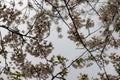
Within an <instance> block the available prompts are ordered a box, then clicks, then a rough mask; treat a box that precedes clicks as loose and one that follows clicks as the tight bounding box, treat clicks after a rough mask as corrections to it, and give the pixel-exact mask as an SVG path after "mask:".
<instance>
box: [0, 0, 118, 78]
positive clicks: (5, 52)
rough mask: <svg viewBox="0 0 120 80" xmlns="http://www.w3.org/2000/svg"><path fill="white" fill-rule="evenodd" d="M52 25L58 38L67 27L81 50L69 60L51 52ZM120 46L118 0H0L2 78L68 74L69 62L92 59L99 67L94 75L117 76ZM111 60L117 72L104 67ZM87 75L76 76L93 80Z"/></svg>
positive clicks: (75, 64)
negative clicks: (35, 60) (57, 69)
mask: <svg viewBox="0 0 120 80" xmlns="http://www.w3.org/2000/svg"><path fill="white" fill-rule="evenodd" d="M60 23H62V24H64V25H65V26H59V25H60ZM53 26H56V27H55V28H56V32H58V37H59V38H61V39H62V37H64V34H62V29H64V28H67V29H66V31H67V34H68V35H67V37H68V39H70V40H71V41H72V42H73V43H74V44H75V45H76V47H77V48H78V49H79V50H80V51H84V52H83V53H82V52H81V53H80V54H79V56H78V57H77V58H76V59H74V60H72V61H71V62H70V63H67V62H68V61H69V59H67V58H66V57H64V56H61V55H52V56H49V55H50V54H51V53H52V51H53V50H54V48H55V46H54V45H53V44H52V42H50V41H49V40H48V39H47V38H48V37H49V36H50V35H52V34H51V28H52V27H53ZM68 49H69V48H68ZM119 50H120V0H1V1H0V56H1V61H0V75H3V76H0V80H6V79H8V80H27V79H36V80H47V79H49V80H56V79H57V80H67V78H66V76H68V77H69V75H68V74H69V72H70V71H69V70H68V69H69V68H70V67H73V68H74V69H78V70H80V69H82V68H84V67H91V66H94V64H96V67H99V69H100V70H101V71H102V72H98V74H97V75H98V76H96V78H95V79H94V80H118V79H120V52H119ZM73 55H74V54H73ZM84 55H87V56H84ZM29 56H30V57H29ZM29 58H33V59H32V60H31V59H29ZM34 59H37V60H38V62H36V63H34V62H32V61H34ZM109 64H112V65H113V67H114V69H115V72H116V73H117V75H114V74H110V73H108V72H107V71H106V66H107V65H109ZM56 67H57V68H59V69H60V71H59V72H58V73H56V71H55V69H56ZM86 69H87V68H86ZM88 76H89V74H85V73H80V75H78V80H91V78H89V77H88Z"/></svg>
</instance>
